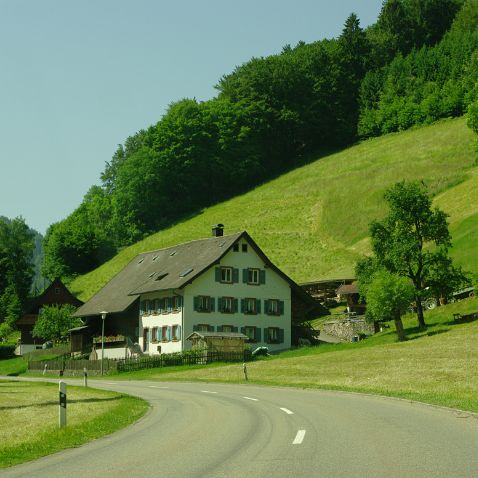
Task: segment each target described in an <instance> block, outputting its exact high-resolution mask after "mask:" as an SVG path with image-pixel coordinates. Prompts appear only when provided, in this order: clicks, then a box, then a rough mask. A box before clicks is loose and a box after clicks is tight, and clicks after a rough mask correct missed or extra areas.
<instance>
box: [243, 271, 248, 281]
mask: <svg viewBox="0 0 478 478" xmlns="http://www.w3.org/2000/svg"><path fill="white" fill-rule="evenodd" d="M247 276H248V269H242V282H243V283H244V284H247V279H248V277H247Z"/></svg>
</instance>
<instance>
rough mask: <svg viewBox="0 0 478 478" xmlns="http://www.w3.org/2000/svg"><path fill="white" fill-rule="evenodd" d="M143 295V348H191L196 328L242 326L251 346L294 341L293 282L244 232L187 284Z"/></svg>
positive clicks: (271, 347)
mask: <svg viewBox="0 0 478 478" xmlns="http://www.w3.org/2000/svg"><path fill="white" fill-rule="evenodd" d="M140 301H141V307H140V319H139V344H140V346H141V349H142V350H143V352H144V353H145V354H150V355H155V354H159V353H172V352H180V351H183V350H187V349H189V348H191V343H190V342H189V341H187V340H185V337H188V336H189V335H190V334H191V333H192V332H193V331H195V330H203V331H211V332H213V331H214V332H243V333H245V334H246V335H249V336H250V337H251V338H252V339H253V340H252V342H251V346H252V347H253V348H255V347H258V346H266V347H268V348H269V350H272V351H278V350H284V349H288V348H290V345H291V289H290V285H289V283H288V282H287V281H286V280H285V279H284V278H283V277H282V276H280V275H279V274H278V273H277V272H276V271H275V270H273V269H272V268H270V267H268V266H267V264H265V263H264V260H263V259H262V258H261V257H260V256H259V255H258V254H257V253H256V252H255V250H254V249H253V248H252V246H251V245H250V244H249V243H248V241H247V239H246V238H244V237H243V238H241V239H240V240H239V241H238V242H236V243H235V244H234V246H233V247H232V248H231V249H230V251H229V252H228V253H227V254H226V255H225V256H224V257H223V258H222V259H221V261H220V263H219V264H214V265H212V266H211V267H210V268H209V269H208V270H206V271H205V272H203V273H202V274H201V275H200V276H198V277H196V278H195V279H194V280H193V281H192V283H190V284H188V285H186V286H185V287H184V288H182V289H178V290H170V291H161V292H155V293H154V292H152V293H148V294H142V295H141V296H140ZM208 302H209V305H210V307H209V308H208V307H207V305H208ZM201 305H203V306H206V307H203V309H202V310H201ZM143 309H148V310H143ZM248 309H249V310H248Z"/></svg>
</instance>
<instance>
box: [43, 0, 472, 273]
mask: <svg viewBox="0 0 478 478" xmlns="http://www.w3.org/2000/svg"><path fill="white" fill-rule="evenodd" d="M477 12H478V0H465V1H463V0H386V1H385V2H384V5H383V8H382V10H381V12H380V15H379V17H378V20H377V22H376V24H374V25H372V26H370V27H369V28H367V29H366V30H363V29H362V28H361V26H360V20H359V19H358V18H357V17H356V15H354V14H351V15H350V16H349V17H348V18H347V20H346V21H345V24H344V27H343V31H342V34H341V35H340V36H339V37H338V38H336V39H329V40H321V41H317V42H314V43H311V44H305V43H303V42H301V43H299V44H297V45H295V46H285V47H283V49H282V51H281V52H280V53H279V54H276V55H272V56H269V57H265V58H253V59H251V60H250V61H249V62H247V63H245V64H244V65H241V66H239V67H237V68H236V69H235V70H234V71H233V72H231V73H229V74H226V75H224V76H223V77H222V78H221V79H220V80H219V81H218V84H217V85H216V88H217V91H218V94H217V96H216V97H215V98H213V99H212V100H209V101H205V102H197V101H196V100H193V99H183V100H180V101H178V102H176V103H172V104H171V106H170V107H169V109H168V110H167V112H166V114H165V115H164V116H163V117H162V118H161V119H160V120H159V121H158V123H156V124H155V125H152V126H150V127H149V128H147V129H145V130H142V131H139V132H138V133H136V134H134V135H132V136H130V137H129V138H127V139H126V140H125V142H124V144H123V145H120V146H119V147H118V149H117V150H116V152H115V153H114V155H113V158H112V159H111V161H109V162H108V163H107V165H106V168H105V170H104V172H103V174H102V176H101V185H100V186H93V187H92V188H91V189H90V190H89V191H88V193H87V194H86V195H85V197H84V200H83V202H82V203H81V205H80V206H79V207H78V209H76V210H75V211H74V212H73V213H72V214H71V215H70V216H69V217H68V218H66V219H65V220H64V221H61V222H60V223H57V224H54V225H52V226H51V227H50V228H49V230H48V231H47V235H46V239H45V261H44V271H45V273H46V274H47V275H48V276H49V277H54V276H61V277H71V276H75V275H77V274H83V273H85V272H87V271H89V270H92V269H94V268H95V267H97V266H98V265H100V264H102V263H103V262H104V261H105V260H107V259H108V258H110V257H112V256H113V255H114V254H115V253H116V252H117V251H118V250H120V249H121V248H123V247H124V246H127V245H129V244H132V243H134V242H135V241H137V240H140V239H142V238H144V237H146V236H148V235H149V234H151V233H153V232H156V231H158V230H162V229H165V228H168V227H170V226H171V225H172V224H175V223H178V222H181V221H183V220H184V219H185V218H187V217H189V216H194V215H196V214H198V213H199V212H200V211H201V209H202V208H204V207H208V206H211V205H212V204H215V203H218V202H220V201H223V200H226V199H228V198H230V197H233V196H235V195H237V194H240V193H244V192H246V191H248V190H250V189H252V188H253V187H255V186H257V185H258V184H261V183H263V182H265V181H267V180H270V179H271V178H274V177H276V176H278V175H280V174H283V173H284V172H286V171H289V170H292V169H294V168H297V167H299V166H301V165H303V164H306V163H307V162H310V161H311V160H312V159H315V158H316V157H317V156H318V155H320V154H324V152H326V151H329V152H330V151H337V150H339V149H342V148H344V147H346V146H347V145H350V144H352V143H354V142H356V141H357V140H358V139H361V138H367V137H371V136H377V135H381V134H384V133H388V132H392V131H400V130H404V129H407V128H409V127H411V126H414V125H417V124H424V123H432V122H434V121H436V120H438V119H440V118H444V117H453V116H460V115H462V114H463V113H464V112H466V110H467V108H468V106H469V105H470V104H472V103H473V102H475V101H476V100H477V97H478V89H477V85H476V78H477V73H478V63H477V62H478V33H477V31H476V27H477V24H478V14H477ZM331 157H333V156H331ZM316 180H317V181H318V184H317V187H322V184H324V183H325V184H327V182H328V180H327V177H326V176H324V177H318V178H316ZM335 193H336V194H337V200H339V199H340V197H341V191H335ZM283 207H288V206H287V205H285V204H284V205H283ZM264 210H265V211H266V210H267V209H266V204H264ZM267 214H273V213H272V212H271V211H270V210H268V211H267ZM224 220H225V221H226V219H224ZM351 229H353V226H351Z"/></svg>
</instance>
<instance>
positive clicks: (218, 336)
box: [186, 331, 249, 340]
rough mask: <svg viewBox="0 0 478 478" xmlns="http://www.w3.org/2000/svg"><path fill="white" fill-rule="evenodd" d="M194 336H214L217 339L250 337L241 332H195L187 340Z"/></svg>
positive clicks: (203, 337)
mask: <svg viewBox="0 0 478 478" xmlns="http://www.w3.org/2000/svg"><path fill="white" fill-rule="evenodd" d="M193 337H201V338H202V339H205V338H208V337H212V338H216V339H248V338H249V337H248V336H247V335H245V334H241V333H240V332H197V331H196V332H193V333H192V334H190V335H188V336H187V337H186V340H191V338H193Z"/></svg>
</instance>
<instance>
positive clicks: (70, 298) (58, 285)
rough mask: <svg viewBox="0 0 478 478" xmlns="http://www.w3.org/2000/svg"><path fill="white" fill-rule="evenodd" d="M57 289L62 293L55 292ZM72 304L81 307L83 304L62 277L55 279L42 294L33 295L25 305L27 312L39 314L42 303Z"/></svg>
mask: <svg viewBox="0 0 478 478" xmlns="http://www.w3.org/2000/svg"><path fill="white" fill-rule="evenodd" d="M55 289H59V290H60V294H56V293H54V291H55ZM62 304H71V305H74V306H75V307H79V306H80V305H82V304H83V302H82V301H81V300H80V299H77V298H76V297H75V296H74V295H73V294H72V293H71V292H70V291H69V290H68V288H67V287H66V285H65V284H63V282H62V281H61V280H60V279H55V280H54V281H53V282H52V283H51V284H50V285H49V286H48V287H47V288H46V289H45V290H44V291H43V292H42V293H41V294H40V295H38V296H36V297H33V298H32V299H31V300H30V301H29V302H28V303H27V305H26V307H25V314H37V312H38V309H39V308H40V307H41V306H42V305H62Z"/></svg>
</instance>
